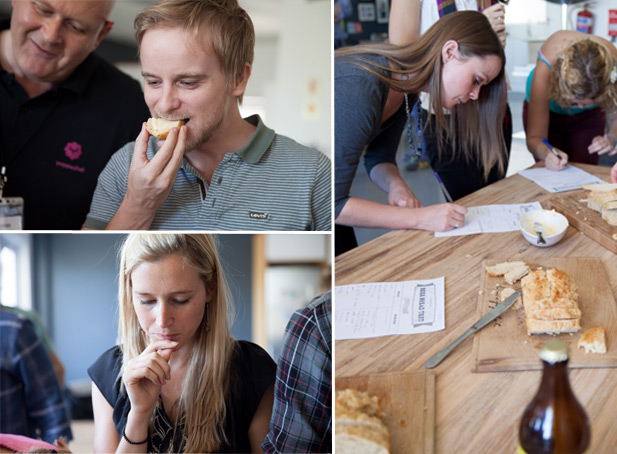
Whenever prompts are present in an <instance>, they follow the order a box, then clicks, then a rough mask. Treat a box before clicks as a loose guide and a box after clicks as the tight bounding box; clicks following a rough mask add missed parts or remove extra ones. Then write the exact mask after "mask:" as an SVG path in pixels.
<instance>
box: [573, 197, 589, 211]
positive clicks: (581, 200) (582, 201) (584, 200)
mask: <svg viewBox="0 0 617 454" xmlns="http://www.w3.org/2000/svg"><path fill="white" fill-rule="evenodd" d="M579 202H581V203H587V199H579ZM576 213H577V214H578V211H577V212H576Z"/></svg>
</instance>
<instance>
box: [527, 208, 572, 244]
mask: <svg viewBox="0 0 617 454" xmlns="http://www.w3.org/2000/svg"><path fill="white" fill-rule="evenodd" d="M520 227H521V232H522V234H523V236H524V237H525V239H526V240H527V241H529V243H531V244H533V245H534V246H538V247H548V246H552V245H554V244H557V243H558V242H559V241H560V240H561V239H562V238H563V237H564V235H565V234H566V230H568V220H567V219H566V217H565V216H564V215H563V214H561V213H557V212H556V211H555V210H534V211H528V212H527V213H524V214H523V216H521V223H520ZM538 231H540V232H541V235H538Z"/></svg>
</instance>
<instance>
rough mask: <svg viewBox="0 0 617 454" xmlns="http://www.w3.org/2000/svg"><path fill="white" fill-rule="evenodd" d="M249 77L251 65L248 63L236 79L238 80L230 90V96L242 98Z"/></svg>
mask: <svg viewBox="0 0 617 454" xmlns="http://www.w3.org/2000/svg"><path fill="white" fill-rule="evenodd" d="M249 77H251V65H250V64H249V63H245V64H244V72H243V73H242V75H241V76H240V77H239V78H238V80H236V83H235V84H234V86H233V87H232V88H231V92H230V95H231V96H242V95H243V94H244V90H246V84H248V82H249Z"/></svg>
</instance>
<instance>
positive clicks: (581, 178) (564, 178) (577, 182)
mask: <svg viewBox="0 0 617 454" xmlns="http://www.w3.org/2000/svg"><path fill="white" fill-rule="evenodd" d="M519 174H520V175H522V176H524V177H525V178H527V179H529V180H531V181H533V182H534V183H535V184H537V185H538V186H540V187H541V188H543V189H545V190H547V191H548V192H564V191H573V190H575V189H580V188H581V185H583V184H594V183H606V182H605V181H602V180H601V179H600V178H598V177H596V176H594V175H592V174H590V173H587V172H585V171H584V170H582V169H579V168H578V167H573V166H571V165H568V166H566V168H565V169H564V170H560V171H555V170H549V169H547V168H545V167H541V168H537V169H526V170H521V171H520V172H519Z"/></svg>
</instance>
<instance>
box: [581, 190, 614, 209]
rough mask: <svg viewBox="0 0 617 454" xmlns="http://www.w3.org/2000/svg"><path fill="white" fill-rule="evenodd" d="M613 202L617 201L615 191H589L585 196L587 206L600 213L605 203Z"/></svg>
mask: <svg viewBox="0 0 617 454" xmlns="http://www.w3.org/2000/svg"><path fill="white" fill-rule="evenodd" d="M614 200H617V189H613V190H612V191H591V192H590V193H589V195H588V196H587V206H588V207H589V208H591V209H592V210H596V211H599V212H600V213H601V212H602V207H603V206H604V205H605V204H606V203H607V202H611V201H614Z"/></svg>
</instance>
